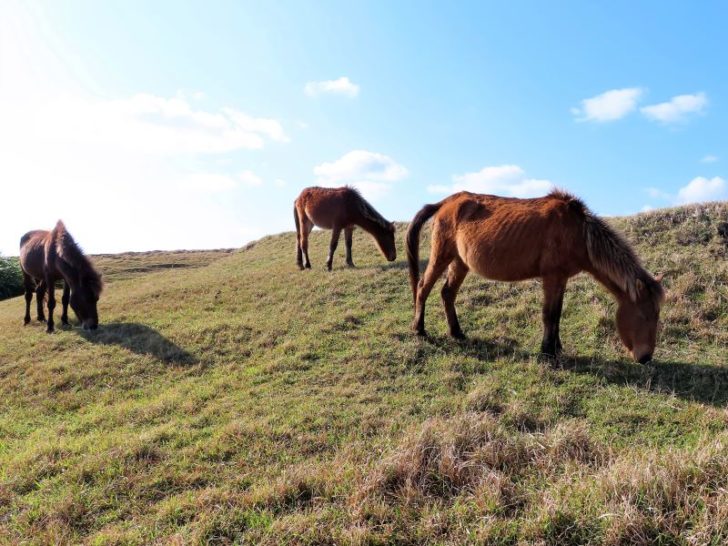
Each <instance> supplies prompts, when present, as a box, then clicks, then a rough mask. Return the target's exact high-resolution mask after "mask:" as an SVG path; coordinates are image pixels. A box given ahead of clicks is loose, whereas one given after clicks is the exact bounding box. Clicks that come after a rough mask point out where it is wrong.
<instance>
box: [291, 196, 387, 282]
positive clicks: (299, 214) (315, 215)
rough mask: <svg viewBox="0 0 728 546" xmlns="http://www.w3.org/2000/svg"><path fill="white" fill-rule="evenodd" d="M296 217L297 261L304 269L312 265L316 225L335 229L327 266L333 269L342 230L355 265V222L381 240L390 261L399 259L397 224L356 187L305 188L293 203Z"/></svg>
mask: <svg viewBox="0 0 728 546" xmlns="http://www.w3.org/2000/svg"><path fill="white" fill-rule="evenodd" d="M293 216H294V219H295V221H296V263H297V264H298V267H300V268H301V269H303V268H304V262H303V258H304V256H305V258H306V263H305V267H307V268H310V267H311V261H310V260H309V259H308V235H309V233H311V230H312V229H313V227H314V226H318V227H320V228H324V229H330V230H332V231H333V233H332V234H331V244H330V245H329V258H328V260H326V267H327V269H328V270H329V271H331V264H332V263H333V261H334V252H335V251H336V246H337V245H338V244H339V236H340V235H341V230H342V229H343V230H344V241H345V243H346V264H347V265H348V266H349V267H354V262H353V261H352V258H351V239H352V234H353V233H354V226H359V227H361V228H362V229H363V230H364V231H366V232H367V233H369V234H371V235H372V237H374V240H375V241H376V242H377V246H378V247H379V250H380V251H381V252H382V254H383V255H384V257H385V258H386V259H387V260H389V261H390V262H392V261H394V260H395V259H397V248H396V246H395V243H394V231H395V228H394V224H393V223H392V222H388V221H387V220H385V219H384V218H383V217H382V215H381V214H379V213H378V212H377V211H376V210H374V207H372V206H371V205H370V204H369V203H367V202H366V201H365V200H364V198H363V197H362V196H361V195H359V192H358V191H356V190H355V189H354V188H350V187H348V186H345V187H343V188H319V187H312V188H306V189H304V190H303V191H302V192H301V194H300V195H299V196H298V198H296V201H295V203H294V207H293Z"/></svg>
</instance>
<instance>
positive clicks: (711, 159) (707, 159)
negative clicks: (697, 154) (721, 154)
mask: <svg viewBox="0 0 728 546" xmlns="http://www.w3.org/2000/svg"><path fill="white" fill-rule="evenodd" d="M716 161H718V157H717V156H715V155H711V154H708V155H704V156H703V157H702V158H701V159H700V162H701V163H715V162H716Z"/></svg>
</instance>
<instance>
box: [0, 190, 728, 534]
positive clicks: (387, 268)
mask: <svg viewBox="0 0 728 546" xmlns="http://www.w3.org/2000/svg"><path fill="white" fill-rule="evenodd" d="M727 218H728V203H721V204H711V205H705V206H692V207H685V208H680V209H671V210H664V211H656V212H652V213H647V214H640V215H638V216H635V217H631V218H624V219H614V220H613V223H614V224H615V225H617V226H618V227H619V228H620V229H621V230H622V231H623V232H624V233H625V234H626V236H627V238H628V239H629V240H630V241H632V242H633V243H634V244H635V245H636V247H637V248H638V250H639V253H640V254H641V256H642V257H643V259H644V262H645V264H646V266H647V268H648V269H649V270H651V271H653V272H658V271H661V272H664V273H665V281H664V283H665V286H666V288H667V290H668V298H667V301H666V304H665V307H664V310H663V314H662V317H663V327H662V330H661V332H660V335H659V342H658V349H657V351H656V354H655V361H653V362H652V363H650V364H649V365H645V366H642V365H639V364H634V363H632V362H631V361H630V360H629V359H628V358H627V357H626V354H625V352H624V350H623V348H622V346H621V343H620V342H619V339H618V336H617V334H616V331H615V328H614V312H615V304H614V302H613V301H612V300H611V298H610V297H609V296H608V294H607V293H606V292H605V291H604V290H603V289H601V288H600V287H599V286H598V285H596V283H595V282H594V281H593V280H591V279H590V278H589V277H586V276H579V277H577V278H575V279H573V280H572V281H571V282H570V284H569V288H568V290H567V295H566V300H565V310H564V317H563V322H562V334H561V336H562V340H563V342H564V347H565V351H566V354H565V355H564V356H563V357H562V358H561V359H559V360H558V361H557V362H545V361H540V360H539V359H538V357H537V356H536V352H537V350H538V347H539V343H540V339H541V325H540V303H541V294H540V287H539V284H538V283H537V282H525V283H520V284H507V283H491V282H487V281H484V280H483V279H480V278H476V277H475V276H470V277H469V278H468V279H467V281H466V283H465V285H464V286H463V289H462V291H461V293H460V296H459V298H458V309H459V312H460V319H461V323H462V326H463V329H464V331H465V333H466V335H468V336H469V339H468V340H467V341H465V342H456V341H452V340H450V339H449V338H447V337H446V335H445V333H446V325H445V320H444V313H443V311H442V307H441V305H440V303H439V302H438V298H437V297H433V298H432V299H431V304H430V305H429V307H428V314H427V325H428V329H429V332H430V335H431V337H430V338H428V339H419V338H417V337H415V336H413V335H412V334H411V333H410V331H409V323H410V320H411V313H412V309H411V296H410V293H409V288H408V284H407V281H406V267H405V260H404V252H403V248H401V246H400V248H399V249H398V250H399V257H398V260H397V261H396V262H394V263H391V264H390V263H387V262H385V261H384V259H383V258H381V256H379V255H378V253H377V252H376V250H375V247H374V243H373V242H372V241H371V239H369V238H368V237H367V236H366V235H365V234H362V233H360V232H359V233H357V235H356V236H355V240H354V260H355V262H356V263H357V268H356V269H353V270H350V269H346V268H344V265H343V263H344V260H343V248H340V251H339V256H337V258H336V260H335V263H334V266H335V270H334V271H333V272H332V273H328V272H326V271H325V263H324V262H325V257H326V249H327V245H328V233H321V232H316V233H314V235H313V237H312V247H311V258H312V261H313V267H314V269H313V270H311V271H304V272H300V271H298V269H297V268H296V267H295V252H294V237H293V235H292V234H291V233H288V234H284V235H280V236H274V237H267V238H264V239H262V240H260V241H258V242H257V243H255V244H252V245H249V246H248V247H246V249H244V250H239V251H233V252H227V251H222V252H211V253H178V254H164V253H151V254H129V255H122V256H116V257H114V256H105V257H100V258H98V259H97V260H96V261H97V264H98V266H99V268H100V269H101V270H102V271H104V272H105V273H106V281H107V286H106V291H105V292H104V294H103V296H102V299H101V302H100V309H99V311H100V315H101V322H102V325H101V327H100V329H99V331H97V332H95V333H86V332H83V331H81V330H80V329H78V328H73V329H66V330H59V331H58V332H57V333H55V334H54V335H47V334H46V333H45V331H44V328H43V327H42V326H41V325H39V324H37V323H32V324H31V325H29V326H28V327H23V325H22V323H23V321H22V318H23V305H24V302H23V299H22V298H14V299H11V300H7V301H3V302H0V542H5V543H28V544H50V543H60V544H62V543H87V544H148V543H160V544H188V543H191V544H204V543H214V544H231V543H235V544H519V543H520V544H534V543H535V544H539V543H540V544H586V543H591V544H713V545H719V544H725V543H727V542H728V249H727V248H726V245H725V242H724V241H722V240H721V239H720V238H719V236H718V234H717V230H716V226H717V223H718V222H720V221H725V220H726V219H727ZM404 229H405V226H404V225H400V226H399V227H398V241H399V244H400V245H401V241H402V236H403V234H404ZM423 245H425V246H426V245H427V240H425V241H423ZM423 255H425V256H426V255H427V252H426V251H425V252H423ZM438 290H439V288H438ZM433 295H434V296H436V295H437V292H436V291H434V292H433Z"/></svg>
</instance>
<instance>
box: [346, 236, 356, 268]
mask: <svg viewBox="0 0 728 546" xmlns="http://www.w3.org/2000/svg"><path fill="white" fill-rule="evenodd" d="M353 235H354V228H353V227H347V228H344V243H345V246H346V265H348V266H349V267H354V260H353V259H352V258H351V242H352V239H353Z"/></svg>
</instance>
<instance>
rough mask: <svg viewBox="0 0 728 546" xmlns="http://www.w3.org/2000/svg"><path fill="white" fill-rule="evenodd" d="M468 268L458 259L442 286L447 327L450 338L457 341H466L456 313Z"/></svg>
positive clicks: (452, 265) (451, 266)
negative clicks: (456, 305) (459, 291)
mask: <svg viewBox="0 0 728 546" xmlns="http://www.w3.org/2000/svg"><path fill="white" fill-rule="evenodd" d="M468 271H469V269H468V266H467V265H465V262H463V261H462V260H461V259H460V258H456V259H455V260H453V262H452V263H451V264H450V267H449V269H448V272H447V279H446V280H445V284H443V285H442V291H441V292H440V295H441V296H442V304H443V305H444V306H445V315H446V316H447V325H448V329H449V330H450V336H451V337H454V338H455V339H465V334H463V331H462V329H461V328H460V321H459V320H458V314H457V312H456V311H455V298H456V296H457V294H458V290H460V286H461V285H462V284H463V281H464V280H465V277H466V276H467V274H468Z"/></svg>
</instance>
